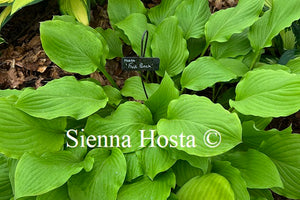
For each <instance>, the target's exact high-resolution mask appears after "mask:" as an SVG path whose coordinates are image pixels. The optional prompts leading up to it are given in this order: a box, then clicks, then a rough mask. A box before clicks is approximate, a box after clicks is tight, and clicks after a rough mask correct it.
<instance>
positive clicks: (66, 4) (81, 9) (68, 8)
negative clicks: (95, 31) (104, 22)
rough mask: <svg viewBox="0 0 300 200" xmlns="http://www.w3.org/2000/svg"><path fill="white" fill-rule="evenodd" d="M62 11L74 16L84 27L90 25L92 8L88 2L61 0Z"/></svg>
mask: <svg viewBox="0 0 300 200" xmlns="http://www.w3.org/2000/svg"><path fill="white" fill-rule="evenodd" d="M59 7H60V11H61V12H62V13H63V14H65V15H71V16H74V17H75V18H76V19H77V20H78V21H79V22H81V23H82V24H84V25H89V18H90V8H89V5H88V2H87V0H59Z"/></svg>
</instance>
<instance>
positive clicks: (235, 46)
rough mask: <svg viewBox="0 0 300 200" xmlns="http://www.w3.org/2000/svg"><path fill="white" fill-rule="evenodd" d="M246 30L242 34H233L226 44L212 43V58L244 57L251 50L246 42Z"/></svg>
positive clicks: (247, 41)
mask: <svg viewBox="0 0 300 200" xmlns="http://www.w3.org/2000/svg"><path fill="white" fill-rule="evenodd" d="M248 32H249V30H248V29H245V30H244V31H243V32H242V33H236V34H233V35H232V36H231V37H230V39H229V40H228V41H227V42H222V43H221V42H213V43H212V44H211V53H212V55H213V57H214V58H216V59H220V58H228V57H232V58H233V57H236V56H240V55H246V54H247V53H249V51H250V50H251V45H250V42H249V40H248Z"/></svg>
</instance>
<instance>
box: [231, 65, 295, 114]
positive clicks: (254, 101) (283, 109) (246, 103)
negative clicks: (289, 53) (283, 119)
mask: <svg viewBox="0 0 300 200" xmlns="http://www.w3.org/2000/svg"><path fill="white" fill-rule="evenodd" d="M299 88H300V75H296V74H290V73H288V72H285V71H282V70H277V71H275V70H263V69H262V70H255V71H250V72H248V73H247V74H246V75H245V76H244V78H243V80H242V81H240V82H239V84H238V85H237V87H236V98H235V101H230V105H231V106H232V107H234V108H235V109H237V110H238V111H239V112H240V113H242V114H245V115H254V116H260V117H280V116H288V115H291V114H293V113H295V112H297V111H298V110H299V109H300V90H299Z"/></svg>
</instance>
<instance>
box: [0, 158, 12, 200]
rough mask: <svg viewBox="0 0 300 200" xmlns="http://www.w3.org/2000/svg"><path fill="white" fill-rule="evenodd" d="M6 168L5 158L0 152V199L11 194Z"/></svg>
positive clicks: (6, 197) (4, 199) (2, 199)
mask: <svg viewBox="0 0 300 200" xmlns="http://www.w3.org/2000/svg"><path fill="white" fill-rule="evenodd" d="M8 170H9V169H8V164H7V158H6V157H5V156H4V155H2V154H0V200H7V199H9V198H10V197H12V196H13V194H12V188H11V184H10V180H9V174H8V172H9V171H8Z"/></svg>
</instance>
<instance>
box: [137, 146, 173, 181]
mask: <svg viewBox="0 0 300 200" xmlns="http://www.w3.org/2000/svg"><path fill="white" fill-rule="evenodd" d="M137 155H138V157H139V158H140V160H141V163H142V165H143V169H144V172H145V174H147V175H148V177H149V178H150V179H151V180H153V179H154V177H155V176H156V175H157V174H158V173H160V172H164V171H167V170H168V169H170V168H171V167H172V165H173V164H174V163H175V162H176V159H174V158H173V157H172V155H171V152H169V151H167V150H166V149H164V148H159V147H146V148H144V149H142V150H141V151H138V152H137Z"/></svg>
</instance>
